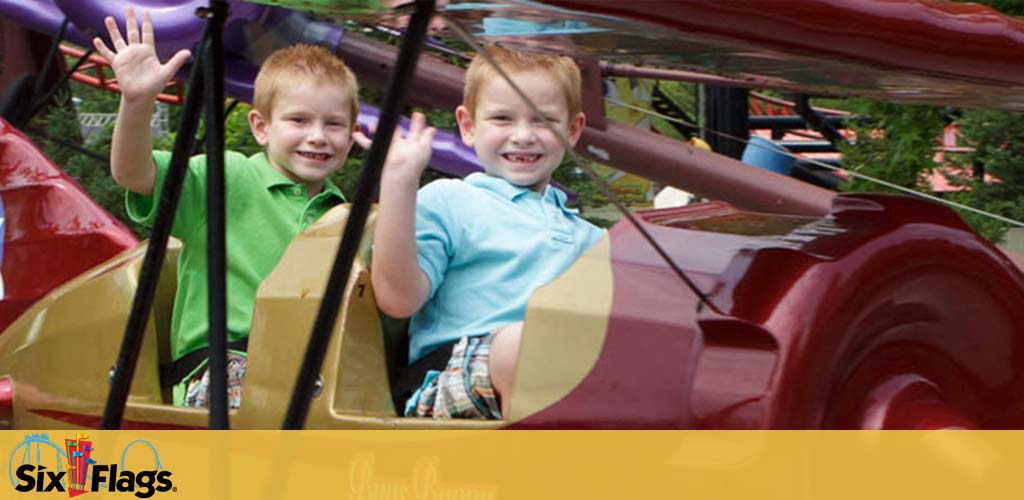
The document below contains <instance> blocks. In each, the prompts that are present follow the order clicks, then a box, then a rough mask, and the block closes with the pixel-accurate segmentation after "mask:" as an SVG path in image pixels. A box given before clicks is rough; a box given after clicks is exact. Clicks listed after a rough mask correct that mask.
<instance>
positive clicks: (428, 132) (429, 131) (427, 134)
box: [420, 127, 437, 145]
mask: <svg viewBox="0 0 1024 500" xmlns="http://www.w3.org/2000/svg"><path fill="white" fill-rule="evenodd" d="M436 133H437V129H436V128H434V127H427V128H426V129H425V130H424V131H423V134H422V135H421V136H420V140H421V141H422V142H424V143H426V144H428V145H430V144H433V143H434V134H436Z"/></svg>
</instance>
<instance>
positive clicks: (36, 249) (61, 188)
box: [0, 120, 138, 332]
mask: <svg viewBox="0 0 1024 500" xmlns="http://www.w3.org/2000/svg"><path fill="white" fill-rule="evenodd" d="M0 197H2V199H3V204H4V212H5V216H6V220H5V226H6V227H5V231H4V235H3V244H4V253H3V266H2V268H0V273H2V275H3V283H4V292H5V294H4V296H3V298H2V299H0V332H2V331H3V330H4V329H5V328H6V327H7V326H8V325H9V324H10V323H11V322H12V321H14V319H15V318H17V317H18V315H20V314H21V313H22V311H24V310H25V309H27V308H28V307H29V306H30V305H32V303H34V302H35V301H36V300H38V299H39V298H41V297H42V296H43V295H45V294H46V293H47V292H49V291H50V290H52V289H53V288H54V287H56V286H58V285H60V284H62V283H64V282H66V281H68V280H70V279H71V278H74V277H75V276H78V275H79V274H81V273H82V272H83V271H85V270H87V269H89V268H91V267H93V266H95V265H96V264H99V263H100V262H103V261H105V260H107V259H109V258H111V257H113V256H114V255H117V254H118V253H120V252H122V251H124V250H126V249H129V248H133V247H134V246H135V245H136V244H137V243H138V241H137V240H136V239H135V237H134V236H133V235H132V233H131V231H130V230H129V229H128V228H127V227H125V226H124V225H123V224H121V223H120V222H119V221H118V220H117V219H115V218H114V217H113V216H111V215H110V214H108V213H107V212H105V211H104V210H103V209H102V208H100V207H99V206H98V205H96V203H95V202H93V201H92V199H90V198H89V196H88V195H87V194H86V193H85V191H83V190H82V188H81V187H80V186H79V185H78V184H77V183H76V182H75V181H74V180H72V179H71V178H70V177H68V176H67V174H65V173H64V172H62V171H61V170H60V169H59V168H58V167H57V166H56V165H54V164H53V163H52V162H50V160H49V158H47V157H46V156H45V155H44V154H43V153H42V151H40V150H39V149H38V148H36V146H35V145H34V144H32V142H31V141H29V140H28V138H26V137H25V136H24V135H23V134H22V133H21V132H19V131H18V130H16V129H15V128H14V127H12V126H11V125H10V124H8V123H7V122H5V121H3V120H0Z"/></svg>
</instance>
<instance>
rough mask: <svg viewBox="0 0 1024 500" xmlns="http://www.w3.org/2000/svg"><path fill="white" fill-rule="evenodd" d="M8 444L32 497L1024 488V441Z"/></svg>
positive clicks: (829, 494) (990, 491) (5, 437)
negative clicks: (1022, 468) (1022, 469)
mask: <svg viewBox="0 0 1024 500" xmlns="http://www.w3.org/2000/svg"><path fill="white" fill-rule="evenodd" d="M0 450H2V451H3V452H4V453H0V456H6V457H10V458H9V462H8V475H7V478H8V479H7V481H6V482H4V481H0V483H3V484H0V498H22V499H31V498H69V497H70V496H71V495H72V493H74V494H75V497H79V496H80V495H83V494H86V495H88V496H86V497H84V499H85V500H89V499H91V498H95V499H99V498H125V499H128V498H157V499H185V498H217V499H228V498H232V499H234V498H237V499H250V500H252V499H279V498H338V499H361V500H387V499H395V500H399V499H408V500H414V499H415V500H420V499H422V500H427V499H430V500H449V499H451V500H471V499H481V500H483V499H498V498H503V499H509V498H512V499H518V498H523V499H534V498H588V499H590V498H617V499H633V498H637V499H648V498H674V499H702V500H703V499H708V500H711V499H714V500H719V499H728V498H742V499H744V500H751V499H763V498H779V499H799V498H806V499H858V500H860V499H878V498H900V499H917V498H928V499H943V498H950V499H953V498H955V499H958V500H963V499H968V498H980V499H984V500H991V499H999V498H1018V497H1019V496H1020V492H1021V491H1022V490H1024V487H1021V486H1020V485H1019V482H1020V479H1019V478H1020V476H1021V475H1020V473H1019V472H1018V470H1019V468H1020V464H1021V463H1024V460H1022V458H1024V457H1022V456H1021V455H1022V454H1024V453H1022V452H1024V433H1021V432H980V431H944V432H899V431H883V432H866V431H865V432H854V431H849V432H844V431H766V432H752V431H751V432H742V431H718V432H703V431H679V432H671V431H649V432H648V431H615V432H611V431H473V432H469V431H467V432H442V431H360V432H355V431H353V432H348V431H302V432H283V431H228V432H203V431H146V432H129V431H119V432H113V431H95V432H87V433H84V434H82V433H74V432H70V431H48V432H24V431H22V432H18V431H6V432H3V433H0ZM83 468H84V470H85V472H84V474H83V473H82V470H83ZM76 474H77V475H76ZM76 486H77V487H76ZM73 488H74V489H75V491H71V490H72V489H73ZM21 490H24V491H21Z"/></svg>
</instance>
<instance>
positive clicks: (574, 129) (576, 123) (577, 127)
mask: <svg viewBox="0 0 1024 500" xmlns="http://www.w3.org/2000/svg"><path fill="white" fill-rule="evenodd" d="M586 126H587V115H585V114H583V113H582V112H580V113H578V114H577V115H576V116H575V117H573V118H572V119H570V120H569V137H568V139H569V143H570V144H572V145H573V146H575V145H576V142H577V141H579V140H580V136H581V135H583V129H584V128H585V127H586Z"/></svg>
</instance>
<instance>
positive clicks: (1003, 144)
mask: <svg viewBox="0 0 1024 500" xmlns="http://www.w3.org/2000/svg"><path fill="white" fill-rule="evenodd" d="M959 123H960V133H961V137H962V138H963V140H964V141H965V142H966V143H967V144H968V145H971V146H973V147H974V148H975V149H974V152H973V153H971V154H970V155H968V156H967V157H966V158H965V159H964V160H963V161H962V164H963V167H964V172H971V170H972V169H973V167H974V166H975V165H980V166H983V167H984V170H985V172H986V173H989V174H991V175H992V176H994V177H995V178H996V179H997V180H996V181H995V182H990V183H985V182H983V181H982V179H980V178H972V177H969V176H967V175H964V176H962V177H960V178H958V179H954V181H955V182H958V183H960V184H963V185H966V186H967V187H968V189H967V190H964V191H962V192H960V193H957V194H956V195H954V196H953V197H952V199H954V200H955V201H959V202H961V203H963V204H965V205H969V206H971V207H975V208H979V209H982V210H985V211H988V212H992V213H996V214H999V215H1002V216H1004V217H1009V218H1011V219H1014V220H1024V204H1022V203H1021V201H1022V200H1024V169H1022V168H1021V158H1024V115H1021V114H1020V113H1012V112H1006V111H991V110H968V111H965V112H964V113H963V116H961V118H960V120H959ZM963 215H964V218H965V219H966V220H967V221H968V223H970V224H971V225H972V226H973V227H974V228H975V229H976V230H977V231H978V232H979V233H981V234H982V235H983V236H985V237H986V238H988V239H990V240H992V241H998V240H999V239H1000V238H1002V236H1003V234H1004V233H1005V232H1006V230H1007V229H1009V228H1010V226H1009V225H1007V224H1006V223H1003V222H1000V221H998V220H996V219H992V218H990V217H985V216H982V215H978V214H973V213H964V214H963Z"/></svg>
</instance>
